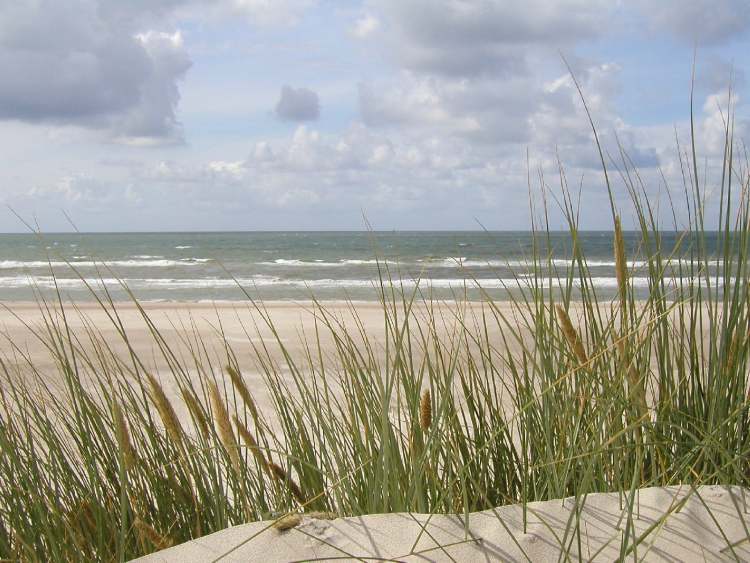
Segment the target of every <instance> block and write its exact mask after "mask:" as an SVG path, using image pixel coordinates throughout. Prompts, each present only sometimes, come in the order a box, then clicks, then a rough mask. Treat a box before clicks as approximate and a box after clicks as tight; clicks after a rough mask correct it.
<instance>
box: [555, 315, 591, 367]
mask: <svg viewBox="0 0 750 563" xmlns="http://www.w3.org/2000/svg"><path fill="white" fill-rule="evenodd" d="M556 308H557V318H558V319H559V320H560V328H562V331H563V335H564V336H565V340H567V341H568V345H569V346H570V349H571V350H572V351H573V353H574V354H575V356H576V358H578V362H579V363H580V364H581V365H583V364H586V363H587V362H588V357H587V356H586V350H584V348H583V342H581V338H580V336H578V332H577V331H576V329H575V327H574V326H573V323H572V322H571V320H570V317H569V316H568V312H567V311H566V310H565V309H563V308H562V306H560V305H557V306H556Z"/></svg>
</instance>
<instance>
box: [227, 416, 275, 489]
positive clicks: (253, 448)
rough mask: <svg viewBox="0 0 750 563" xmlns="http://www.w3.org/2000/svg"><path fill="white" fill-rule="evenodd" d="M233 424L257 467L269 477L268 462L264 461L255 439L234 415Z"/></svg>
mask: <svg viewBox="0 0 750 563" xmlns="http://www.w3.org/2000/svg"><path fill="white" fill-rule="evenodd" d="M234 424H235V426H237V431H238V432H239V433H240V436H241V437H242V441H243V442H245V445H246V446H247V447H248V448H249V450H250V453H252V454H253V456H254V457H255V459H256V460H257V462H258V465H260V466H261V467H262V468H263V471H265V472H266V473H268V474H269V475H272V473H271V469H270V468H269V467H268V460H267V459H266V456H264V455H263V452H262V451H261V449H260V446H259V445H258V442H257V441H256V440H255V437H254V436H253V435H252V433H251V432H250V430H248V429H247V427H246V426H245V425H244V424H242V422H240V419H239V418H238V417H237V416H236V415H235V417H234Z"/></svg>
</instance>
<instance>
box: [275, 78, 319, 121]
mask: <svg viewBox="0 0 750 563" xmlns="http://www.w3.org/2000/svg"><path fill="white" fill-rule="evenodd" d="M275 112H276V115H277V116H278V117H279V119H283V120H285V121H314V120H316V119H318V117H320V102H319V100H318V94H316V93H315V92H313V91H312V90H310V89H308V88H292V87H291V86H287V85H284V86H283V87H282V88H281V94H280V96H279V101H278V102H277V103H276V109H275Z"/></svg>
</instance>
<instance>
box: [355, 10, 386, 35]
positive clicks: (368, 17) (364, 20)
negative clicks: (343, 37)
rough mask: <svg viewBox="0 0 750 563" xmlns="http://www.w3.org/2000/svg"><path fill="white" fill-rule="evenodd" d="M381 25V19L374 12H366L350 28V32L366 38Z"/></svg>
mask: <svg viewBox="0 0 750 563" xmlns="http://www.w3.org/2000/svg"><path fill="white" fill-rule="evenodd" d="M379 27H380V20H379V19H378V18H376V17H375V16H373V15H372V14H365V15H363V16H362V17H361V18H359V19H358V20H357V21H355V22H354V25H353V26H352V28H351V29H350V33H351V34H352V35H353V36H354V37H356V38H358V39H366V38H367V37H370V36H371V35H372V34H373V33H375V32H376V31H377V30H378V28H379Z"/></svg>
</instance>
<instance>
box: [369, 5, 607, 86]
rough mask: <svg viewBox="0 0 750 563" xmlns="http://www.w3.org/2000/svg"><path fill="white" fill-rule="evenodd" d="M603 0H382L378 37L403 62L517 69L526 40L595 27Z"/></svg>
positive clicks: (426, 67)
mask: <svg viewBox="0 0 750 563" xmlns="http://www.w3.org/2000/svg"><path fill="white" fill-rule="evenodd" d="M612 6H613V3H612V2H609V1H605V0H593V1H584V0H561V1H557V2H548V1H546V0H524V1H522V0H504V1H497V0H477V1H475V2H466V1H463V0H439V1H435V0H413V1H410V2H403V1H400V0H381V1H378V2H373V3H372V4H371V7H372V8H373V11H374V12H376V13H377V16H376V17H377V18H378V19H379V20H380V21H381V23H382V25H381V26H380V29H381V38H382V40H383V42H384V43H385V44H386V45H387V47H388V48H389V51H390V53H391V56H392V57H393V58H394V59H395V60H397V61H398V62H399V63H400V64H401V65H402V66H404V67H405V68H408V69H411V70H416V71H421V72H429V73H433V74H438V75H446V76H475V75H478V74H488V73H491V74H494V75H497V74H504V73H517V72H519V71H522V70H524V69H525V68H526V67H525V61H526V57H525V55H524V53H525V48H526V47H529V46H539V45H547V46H553V47H554V49H558V48H561V47H565V46H566V45H570V44H573V43H576V42H578V41H581V40H584V39H589V38H592V37H594V36H596V35H598V33H599V31H600V29H601V27H602V25H601V24H602V23H603V21H604V19H605V17H606V15H607V14H608V13H609V11H610V10H611V8H612Z"/></svg>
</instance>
